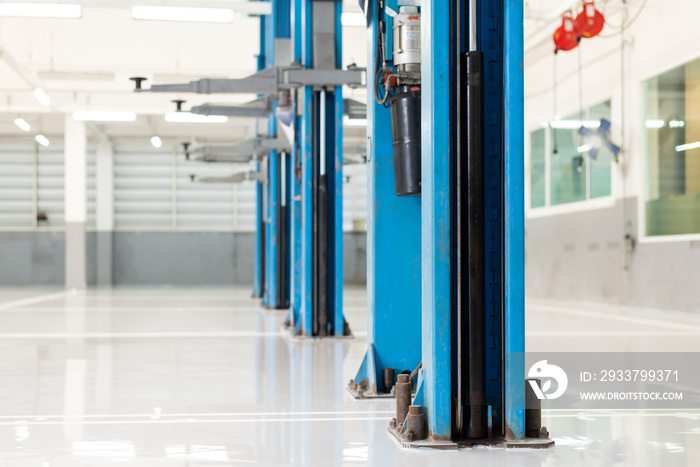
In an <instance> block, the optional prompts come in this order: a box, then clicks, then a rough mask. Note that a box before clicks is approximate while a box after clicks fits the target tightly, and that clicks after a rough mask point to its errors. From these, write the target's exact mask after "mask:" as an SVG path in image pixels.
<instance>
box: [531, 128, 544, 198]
mask: <svg viewBox="0 0 700 467" xmlns="http://www.w3.org/2000/svg"><path fill="white" fill-rule="evenodd" d="M544 142H545V129H544V128H542V129H541V130H537V131H533V132H532V133H530V207H533V208H541V207H543V206H544V205H545V162H544V159H545V156H546V154H545V147H544Z"/></svg>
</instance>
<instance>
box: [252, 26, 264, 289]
mask: <svg viewBox="0 0 700 467" xmlns="http://www.w3.org/2000/svg"><path fill="white" fill-rule="evenodd" d="M257 58H258V71H260V70H262V69H263V68H265V17H264V16H261V17H260V54H258V57H257ZM259 125H260V121H259V120H256V122H255V132H256V134H257V132H258V128H259ZM255 168H256V169H257V170H260V162H257V163H256V164H255ZM263 190H265V184H264V183H263V182H255V203H256V204H255V206H256V208H257V209H256V213H255V221H256V223H255V280H254V283H253V297H258V298H263V290H264V289H265V287H264V285H263V284H264V283H265V274H264V271H265V267H264V264H263V262H264V257H265V256H264V254H263V252H264V249H265V248H266V247H267V245H266V242H264V241H263V238H264V235H263V229H264V228H265V227H264V225H265V224H264V222H265V210H264V209H263V201H264V200H263V193H262V191H263Z"/></svg>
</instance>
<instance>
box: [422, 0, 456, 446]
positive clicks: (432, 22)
mask: <svg viewBox="0 0 700 467" xmlns="http://www.w3.org/2000/svg"><path fill="white" fill-rule="evenodd" d="M449 24H450V5H449V2H445V1H442V0H426V1H425V2H424V3H423V15H422V24H421V27H422V31H421V32H422V38H421V40H422V47H423V52H422V64H421V70H422V73H423V74H422V80H423V83H422V88H423V99H422V102H421V104H422V108H421V113H422V118H423V126H422V129H423V138H422V144H423V151H422V152H423V155H422V157H423V159H422V166H421V170H422V174H421V175H422V195H421V201H422V209H421V215H422V233H421V236H422V245H423V249H422V251H423V254H422V264H423V267H422V272H423V345H422V350H423V371H424V378H425V380H426V381H429V382H430V384H428V385H426V387H425V396H424V397H425V399H424V403H425V413H426V417H427V419H428V432H429V433H430V438H431V439H433V440H440V441H446V440H449V439H451V437H452V423H451V422H452V419H451V414H452V408H451V404H452V396H451V388H452V371H451V370H452V369H451V357H452V351H451V323H450V320H451V292H450V290H451V289H450V286H451V277H450V254H451V248H450V130H451V128H450V83H449V79H446V77H449V76H450V48H449V47H447V46H446V44H449V43H450V28H449V27H447V25H449Z"/></svg>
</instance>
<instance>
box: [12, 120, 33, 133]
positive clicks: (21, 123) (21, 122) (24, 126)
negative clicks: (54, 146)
mask: <svg viewBox="0 0 700 467" xmlns="http://www.w3.org/2000/svg"><path fill="white" fill-rule="evenodd" d="M15 125H17V126H18V127H19V129H20V130H22V131H29V130H31V129H32V127H31V125H29V123H27V121H26V120H25V119H23V118H21V117H18V118H15Z"/></svg>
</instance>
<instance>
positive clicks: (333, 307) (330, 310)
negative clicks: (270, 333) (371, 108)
mask: <svg viewBox="0 0 700 467" xmlns="http://www.w3.org/2000/svg"><path fill="white" fill-rule="evenodd" d="M341 15H342V2H340V1H335V0H315V1H312V0H294V8H293V16H292V18H293V19H292V23H293V26H292V29H293V33H294V34H293V41H292V42H293V48H292V50H293V54H294V58H295V60H298V61H300V62H301V64H302V65H303V66H304V67H306V68H313V69H315V70H329V71H330V70H339V69H341V68H342V26H341V22H340V20H341ZM295 99H296V100H297V102H296V104H297V106H298V109H299V111H298V113H299V114H300V116H299V117H297V118H296V122H297V124H298V127H297V128H299V130H298V131H296V132H295V133H296V135H297V141H296V144H295V145H294V149H293V151H294V154H295V161H294V171H293V172H294V177H293V178H292V179H291V180H290V185H291V188H292V200H293V208H292V213H293V214H294V219H293V220H292V226H293V233H292V237H293V239H294V240H293V242H292V244H293V248H292V251H293V259H292V263H293V264H294V267H293V269H292V271H293V272H292V274H293V285H292V290H293V293H292V297H293V303H292V307H291V309H290V315H289V318H288V320H287V325H288V329H289V330H290V332H291V333H292V335H294V336H297V337H339V336H348V335H350V328H349V326H348V324H347V322H346V321H345V317H344V316H343V307H342V304H343V219H342V213H343V198H342V182H343V131H342V124H343V93H342V86H314V85H308V86H304V87H302V88H300V91H299V93H297V95H296V97H295Z"/></svg>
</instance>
